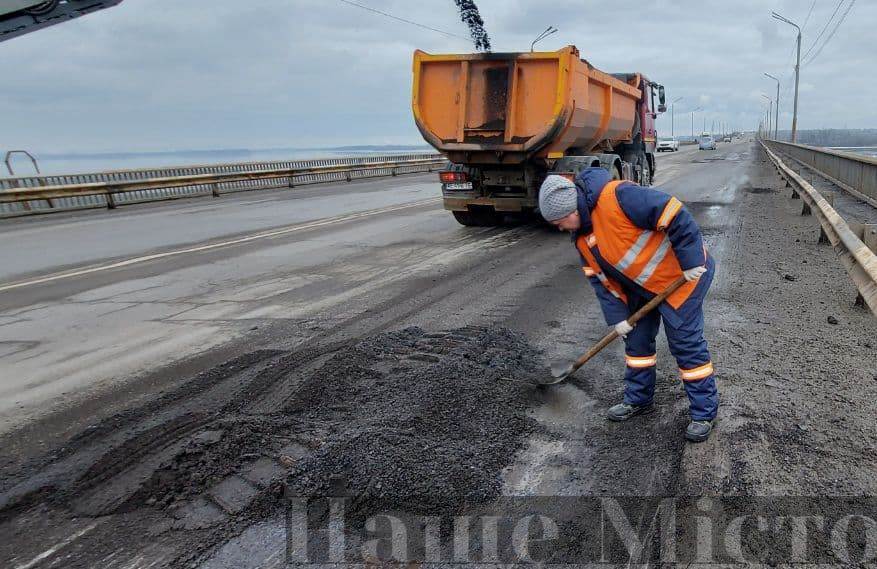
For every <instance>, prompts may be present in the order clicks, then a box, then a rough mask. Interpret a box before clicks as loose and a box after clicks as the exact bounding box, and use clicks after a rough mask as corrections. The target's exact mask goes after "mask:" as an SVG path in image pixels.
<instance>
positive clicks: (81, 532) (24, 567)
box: [15, 522, 99, 569]
mask: <svg viewBox="0 0 877 569" xmlns="http://www.w3.org/2000/svg"><path fill="white" fill-rule="evenodd" d="M98 523H99V522H93V523H92V524H91V525H89V526H86V527H84V528H82V529H81V530H79V531H78V532H76V533H74V534H73V535H71V536H70V537H68V538H67V539H65V540H64V541H62V542H60V543H58V544H57V545H55V547H50V548H49V549H47V550H45V551H43V552H42V553H40V554H39V555H37V556H36V557H34V558H33V559H31V560H30V561H28V562H27V563H25V564H23V565H16V566H15V569H30V568H31V567H33V566H34V565H36V564H37V563H39V562H40V561H42V560H44V559H46V558H48V557H51V556H52V555H54V554H55V553H56V552H57V551H58V550H59V549H61V548H63V547H67V546H68V545H70V544H71V543H73V542H74V541H76V540H77V539H79V538H80V537H82V536H83V535H85V534H87V533H88V532H90V531H91V530H93V529H94V528H96V527H97V524H98Z"/></svg>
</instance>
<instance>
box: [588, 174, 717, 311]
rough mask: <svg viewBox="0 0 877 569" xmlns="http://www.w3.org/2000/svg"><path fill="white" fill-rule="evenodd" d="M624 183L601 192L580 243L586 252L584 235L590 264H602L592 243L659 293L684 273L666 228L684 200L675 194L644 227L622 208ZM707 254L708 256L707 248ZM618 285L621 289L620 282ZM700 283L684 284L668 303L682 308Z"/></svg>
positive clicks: (625, 271) (631, 276) (622, 269)
mask: <svg viewBox="0 0 877 569" xmlns="http://www.w3.org/2000/svg"><path fill="white" fill-rule="evenodd" d="M621 183H622V182H621V181H612V182H609V183H608V184H606V186H605V187H604V188H603V190H602V191H601V192H600V196H599V198H598V199H597V203H596V205H595V207H594V209H593V210H592V211H591V223H592V224H593V233H592V234H590V235H587V236H581V237H580V238H579V239H577V240H576V247H577V248H578V249H579V251H580V252H582V247H581V246H580V245H579V244H580V242H581V240H582V239H584V243H582V244H583V245H586V247H585V248H587V249H588V253H589V254H590V257H591V258H590V259H587V256H585V255H584V253H583V252H582V254H583V256H585V258H586V259H587V260H588V265H590V266H591V267H595V266H596V267H597V268H599V265H598V264H597V263H596V261H593V262H592V260H593V257H594V256H593V252H592V251H590V248H591V247H596V248H597V250H598V251H599V254H600V256H601V257H602V258H603V259H604V260H605V261H606V262H607V263H609V264H610V265H612V266H613V267H614V268H615V269H616V270H617V271H618V272H620V273H621V274H623V275H624V276H626V277H627V278H629V279H630V280H631V281H633V282H634V283H636V284H637V285H639V286H641V287H643V288H644V289H645V290H647V291H649V292H651V293H653V294H658V293H660V292H662V291H663V290H664V289H666V288H667V287H668V286H669V285H670V284H671V283H672V282H673V281H674V280H676V279H677V278H679V276H680V275H682V267H681V266H680V263H679V260H678V259H677V256H676V253H675V252H674V250H673V247H672V244H671V242H670V237H669V236H668V235H667V233H666V232H665V230H666V229H667V228H668V227H669V226H670V224H671V223H672V222H673V219H674V218H675V217H676V215H677V214H678V213H679V211H680V210H681V209H682V203H681V202H680V201H679V200H677V199H676V198H673V197H671V198H670V199H669V200H667V201H666V203H665V204H664V205H663V208H662V209H661V211H660V212H659V213H658V212H655V213H657V214H658V215H657V221H656V223H655V226H654V228H653V229H644V228H642V227H639V226H637V225H636V224H635V223H634V222H633V221H631V219H630V218H629V217H628V215H627V214H626V213H625V212H624V210H623V209H622V207H621V204H620V203H619V200H618V197H617V195H616V190H617V189H618V186H619V185H620V184H621ZM653 219H654V217H653ZM704 257H706V252H705V251H704ZM604 278H606V277H605V276H604ZM601 282H602V280H601ZM604 285H605V283H604ZM615 286H617V287H618V289H619V290H621V287H620V286H619V285H617V283H615ZM696 286H697V282H696V281H694V282H689V283H686V284H684V285H682V287H680V288H679V289H678V290H677V291H676V292H674V293H673V294H671V295H670V296H669V298H668V299H667V303H668V304H669V305H670V306H672V307H673V308H674V309H678V308H679V307H680V306H681V305H682V303H684V302H685V300H686V299H687V298H688V297H689V296H691V293H692V292H693V291H694V289H695V287H696ZM607 288H609V287H608V286H607ZM613 288H615V287H614V286H613ZM610 290H611V289H610Z"/></svg>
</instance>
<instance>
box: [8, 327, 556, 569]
mask: <svg viewBox="0 0 877 569" xmlns="http://www.w3.org/2000/svg"><path fill="white" fill-rule="evenodd" d="M546 373H547V370H546V368H545V365H544V363H543V357H542V354H541V352H539V351H538V350H536V349H535V348H533V347H532V346H530V344H529V343H528V342H527V340H526V338H525V337H524V336H523V335H521V334H519V333H516V332H513V331H511V330H509V329H506V328H485V327H466V328H459V329H453V330H447V331H442V332H432V333H429V332H427V331H425V330H423V329H420V328H406V329H403V330H398V331H393V332H386V333H381V334H377V335H374V336H369V337H366V338H363V339H359V340H353V341H347V342H343V343H336V344H332V345H329V344H326V345H319V344H315V345H313V346H311V347H308V348H302V349H300V350H296V351H292V352H285V351H264V350H263V351H259V352H257V354H256V355H255V356H254V357H239V358H236V359H235V360H233V361H231V362H227V363H225V364H221V365H219V366H216V367H215V368H212V369H211V370H206V371H204V372H202V373H201V374H199V375H198V376H196V377H193V378H191V379H189V380H188V381H182V382H180V385H179V387H177V388H176V389H175V390H173V391H171V392H169V393H167V394H165V395H163V396H162V397H159V398H158V399H156V400H154V401H152V402H149V403H146V404H145V405H143V406H140V407H135V408H131V409H128V410H126V411H125V412H123V413H120V414H118V415H116V416H113V417H110V418H108V419H105V420H104V421H102V422H100V423H98V424H96V425H94V426H92V427H91V428H89V429H88V431H87V432H86V433H84V434H82V435H80V436H77V437H74V438H73V439H72V442H71V443H69V448H68V449H66V450H64V452H59V453H57V454H56V455H55V458H54V460H55V461H58V462H57V463H55V464H53V460H52V459H50V460H49V461H48V462H47V463H46V464H45V465H43V468H39V469H38V470H36V471H34V472H32V474H31V476H33V480H34V483H32V482H30V481H27V482H26V483H25V484H24V486H26V487H33V488H34V489H35V490H34V489H32V490H25V491H24V492H23V493H20V492H17V491H14V492H12V493H10V495H9V496H2V495H0V498H3V501H2V502H0V508H2V512H3V514H4V515H11V516H17V515H19V514H21V515H23V516H24V517H25V518H27V516H28V515H30V513H31V512H33V511H34V509H36V510H39V509H40V508H44V507H47V506H48V507H52V508H56V509H58V511H60V512H65V514H64V515H67V516H69V517H71V518H77V519H87V518H100V517H102V516H107V515H124V516H125V519H126V525H125V529H124V531H122V533H120V534H119V535H117V536H116V537H115V538H114V539H115V543H116V544H124V546H125V547H130V548H131V549H132V551H137V550H138V548H139V547H144V546H145V545H146V541H149V540H151V539H153V538H155V536H162V537H160V538H159V539H160V540H162V541H163V542H164V541H167V542H168V543H177V544H179V543H185V544H187V545H186V546H185V547H184V548H183V550H184V551H185V552H186V554H185V562H186V563H188V562H190V561H193V560H196V559H199V558H201V557H202V556H203V555H205V554H207V553H208V552H209V551H210V549H211V548H212V547H213V546H214V545H216V544H217V543H221V542H223V541H224V540H227V539H229V538H230V537H231V536H234V535H237V534H239V533H240V532H241V531H243V529H244V528H246V527H248V526H249V525H250V524H252V523H254V522H258V521H260V520H266V519H269V518H270V517H271V516H274V515H276V514H277V513H278V511H281V510H282V509H283V508H285V506H286V504H287V503H288V502H287V500H286V499H285V497H286V498H289V497H304V498H323V497H348V498H350V500H349V503H350V505H351V507H350V510H349V515H350V520H351V521H355V520H356V519H357V518H359V519H363V518H364V517H367V516H369V515H372V514H373V513H376V512H382V511H388V510H396V511H406V512H410V513H415V514H435V515H454V514H456V513H457V512H462V511H466V509H467V508H471V507H474V506H477V505H479V504H486V503H488V502H490V501H492V500H494V499H496V498H497V497H499V496H500V493H501V486H502V480H501V471H502V470H503V469H504V468H505V467H506V466H508V465H509V464H511V463H512V461H513V459H514V457H515V455H516V454H517V452H518V451H519V450H520V449H522V448H523V447H524V445H525V442H526V441H527V440H528V439H529V437H530V436H531V435H532V434H533V433H534V432H536V431H537V429H539V428H540V427H538V425H537V423H536V421H535V420H534V419H533V418H532V417H531V416H530V413H529V412H530V410H531V409H532V408H533V407H534V406H535V405H538V404H540V403H541V401H542V398H543V393H542V392H541V391H540V390H539V388H538V387H537V385H536V383H537V380H538V379H539V378H540V377H542V376H544V374H546ZM63 464H69V465H71V466H70V467H69V468H63V469H62V468H60V466H61V465H63ZM44 469H46V470H50V471H56V470H57V471H60V472H61V473H60V474H58V475H57V476H55V478H53V479H52V480H51V481H48V480H43V476H44V474H43V471H44ZM37 482H38V483H39V485H38V484H36V483H37ZM120 531H121V530H120ZM204 531H209V532H210V534H209V537H207V536H205V535H203V532H204ZM149 536H152V537H149ZM95 539H98V538H95ZM144 540H146V541H144ZM93 545H94V547H93V548H90V549H88V552H89V553H88V554H87V555H86V557H89V558H90V557H92V556H93V557H94V558H95V559H97V558H100V556H101V555H104V554H105V551H104V549H103V546H104V545H106V544H100V543H96V544H93ZM2 557H3V550H2V548H0V559H2Z"/></svg>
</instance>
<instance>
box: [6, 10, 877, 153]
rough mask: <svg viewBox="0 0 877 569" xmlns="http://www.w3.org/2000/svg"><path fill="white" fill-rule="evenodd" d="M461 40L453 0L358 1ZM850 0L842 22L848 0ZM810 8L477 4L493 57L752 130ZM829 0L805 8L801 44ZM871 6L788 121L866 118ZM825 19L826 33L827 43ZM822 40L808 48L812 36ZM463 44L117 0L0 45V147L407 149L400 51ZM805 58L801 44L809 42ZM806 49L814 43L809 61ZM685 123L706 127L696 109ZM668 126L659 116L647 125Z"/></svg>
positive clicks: (459, 48) (368, 18)
mask: <svg viewBox="0 0 877 569" xmlns="http://www.w3.org/2000/svg"><path fill="white" fill-rule="evenodd" d="M357 1H358V2H359V3H361V4H365V5H368V6H372V7H374V8H377V9H380V10H383V11H386V12H390V13H392V14H395V15H397V16H399V17H402V18H405V19H409V20H413V21H416V22H420V23H423V24H426V25H429V26H431V27H434V28H438V29H441V30H446V31H448V32H450V33H453V34H456V35H459V36H467V35H468V34H467V30H466V28H465V26H464V25H463V24H462V23H460V21H459V19H458V18H457V14H456V9H455V7H454V3H453V1H452V0H423V1H420V2H411V1H410V0H357ZM851 1H853V2H855V0H845V1H844V5H843V7H842V8H841V9H840V11H839V14H838V17H839V16H840V15H841V14H842V13H843V12H844V10H845V7H846V6H847V5H849V2H851ZM811 2H812V0H735V1H733V2H731V1H728V0H684V1H683V0H672V1H671V0H654V1H651V2H650V1H644V0H613V1H612V2H609V3H607V2H605V1H601V2H597V1H590V0H538V1H537V0H479V1H478V5H479V7H480V9H481V15H482V17H483V18H484V20H485V23H486V27H487V31H488V33H489V35H490V39H491V41H492V43H493V50H494V51H523V50H527V49H529V43H530V41H531V40H532V39H533V38H534V37H535V36H536V35H538V34H539V32H541V31H542V30H543V29H544V28H545V27H546V26H548V25H554V26H556V27H557V28H559V29H560V31H559V32H558V33H556V34H554V35H552V36H550V37H549V38H548V39H546V40H544V41H543V42H542V43H540V44H539V45H540V47H541V48H542V49H545V50H549V49H550V50H553V49H558V48H561V47H563V46H564V45H567V44H574V45H576V46H577V47H578V48H579V50H580V52H581V54H582V56H583V57H584V58H585V59H588V60H589V61H590V62H591V63H592V64H593V65H595V66H597V67H598V68H600V69H602V70H604V71H608V72H618V71H641V72H643V73H645V74H647V75H648V76H649V77H650V78H652V79H653V80H655V81H657V82H660V83H663V84H664V85H665V86H666V88H667V94H668V102H669V99H675V98H676V97H680V96H681V97H683V99H682V100H681V101H679V102H678V103H677V104H676V113H675V130H676V134H677V135H678V134H690V130H691V114H690V113H689V112H688V111H690V110H691V109H693V108H695V107H697V106H701V107H703V108H704V109H705V111H706V113H707V114H706V117H707V127H708V128H709V127H710V125H711V123H712V121H713V120H714V119H718V120H724V121H727V122H729V123H731V124H732V125H733V126H734V127H736V128H747V129H753V128H754V127H755V125H756V124H757V121H758V116H759V113H761V112H763V108H764V106H765V105H766V104H767V103H766V101H765V100H764V99H763V98H762V96H761V94H762V93H766V94H768V95H771V96H774V94H775V92H776V86H775V83H773V82H772V81H770V80H769V79H767V78H765V77H764V76H763V75H762V73H763V72H765V71H767V72H769V73H772V74H774V75H776V76H778V77H780V79H782V80H783V81H784V87H787V88H784V89H783V92H782V95H781V99H782V101H781V115H780V121H781V122H780V125H781V128H782V127H785V128H788V126H789V124H790V122H791V102H792V96H791V94H792V90H791V87H792V84H793V75H792V66H793V53H794V30H793V29H792V28H791V27H790V26H788V25H786V24H782V23H780V22H777V21H775V20H772V19H771V18H770V11H771V10H772V9H775V10H777V11H779V12H781V13H783V14H784V15H786V16H787V17H789V18H790V19H792V20H795V21H797V22H798V23H799V24H801V25H803V23H804V21H805V19H806V18H807V14H808V10H809V8H810V6H811ZM836 6H837V2H836V1H835V0H816V2H815V7H814V9H813V11H812V14H811V15H810V18H809V21H808V22H807V25H806V28H805V30H804V41H803V46H804V48H803V50H804V51H805V52H806V51H807V49H808V48H809V47H810V45H811V43H813V41H814V40H815V39H816V36H817V35H818V34H819V32H820V31H821V30H822V28H823V26H824V25H825V23H826V22H827V20H828V18H829V17H830V16H831V14H832V12H833V11H834V9H835V7H836ZM875 25H877V2H874V1H873V0H859V1H858V2H857V3H856V4H855V5H854V6H853V7H852V10H851V12H850V14H849V17H847V19H846V20H845V21H844V22H843V25H842V26H841V27H840V28H839V30H838V32H837V33H836V35H835V36H834V37H833V38H832V40H831V41H830V42H829V43H828V44H827V46H826V47H825V49H824V50H823V51H822V53H821V54H820V55H819V56H818V57H817V58H816V59H815V60H814V61H813V62H812V63H809V64H807V65H805V66H803V68H802V73H801V88H800V90H801V97H800V119H799V128H805V129H806V128H822V127H850V128H854V127H877V105H875V104H874V92H875V88H877V73H875V71H877V65H875V48H874V34H873V30H874V29H875ZM832 27H833V26H831V27H829V29H828V32H826V33H825V34H823V38H822V39H823V40H824V39H825V38H826V37H827V36H828V35H829V33H830V32H831V29H832ZM821 41H822V40H820V43H821ZM415 48H420V49H423V50H425V51H429V52H434V53H439V52H466V51H472V49H473V48H472V45H471V43H468V42H467V41H465V40H463V39H459V38H456V37H449V36H446V35H443V34H440V33H436V32H433V31H429V30H425V29H421V28H418V27H415V26H413V25H409V24H405V23H402V22H398V21H395V20H392V19H389V18H386V17H383V16H379V15H376V14H373V13H370V12H367V11H365V10H362V9H359V8H356V7H353V6H350V5H348V4H345V3H343V2H341V1H340V0H262V1H248V0H185V1H182V0H124V1H123V2H122V4H120V5H118V6H117V7H115V8H110V9H108V10H104V11H102V12H98V13H95V14H91V15H89V16H85V17H83V18H80V19H78V20H75V21H71V22H67V23H63V24H61V25H57V26H53V27H50V28H47V29H44V30H41V31H38V32H35V33H32V34H28V35H25V36H22V37H19V38H15V39H12V40H9V41H6V42H3V43H0V53H2V56H0V77H2V78H3V80H2V83H0V84H2V87H0V102H2V111H3V114H2V125H3V126H2V130H0V150H5V149H9V148H25V149H31V150H34V151H38V152H56V151H61V152H70V151H74V152H75V151H78V152H92V151H128V150H168V149H190V148H245V147H248V148H269V147H312V146H334V145H347V144H406V143H420V142H422V139H421V138H420V135H419V133H418V132H417V129H416V128H415V127H414V124H413V120H412V118H411V111H410V97H411V94H410V88H411V54H412V51H413V50H414V49H415ZM815 51H816V50H814V52H815ZM811 55H812V53H811ZM697 117H698V118H697V123H699V124H700V126H698V125H697V124H696V125H695V128H696V129H699V128H701V127H702V115H701V113H698V114H697ZM659 130H660V132H661V134H669V133H670V113H669V112H668V113H667V114H666V115H664V116H662V117H661V118H660V119H659Z"/></svg>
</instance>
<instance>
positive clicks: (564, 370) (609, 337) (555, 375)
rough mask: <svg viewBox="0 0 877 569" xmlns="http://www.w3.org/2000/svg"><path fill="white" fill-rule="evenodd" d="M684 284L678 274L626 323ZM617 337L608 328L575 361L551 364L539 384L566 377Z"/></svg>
mask: <svg viewBox="0 0 877 569" xmlns="http://www.w3.org/2000/svg"><path fill="white" fill-rule="evenodd" d="M684 284H685V277H684V276H680V277H679V278H678V279H676V280H675V281H673V282H672V283H670V286H668V287H667V288H666V289H664V292H662V293H661V294H659V295H657V296H655V297H654V298H653V299H652V300H650V301H648V302H647V303H646V304H645V305H643V307H642V308H640V309H639V310H637V311H636V312H634V313H633V315H632V316H631V317H630V318H628V319H627V323H628V324H630V325H631V326H633V325H635V324H636V323H637V322H639V320H640V319H641V318H642V317H643V316H645V315H646V314H648V313H649V312H651V311H652V310H654V309H655V307H657V306H658V305H659V304H661V303H662V302H664V301H665V300H666V299H667V297H668V296H670V295H671V294H673V293H674V292H676V289H678V288H679V287H681V286H682V285H684ZM617 337H618V332H616V331H615V330H614V329H613V330H610V331H609V333H608V334H606V335H605V336H603V339H602V340H600V341H599V342H597V343H596V344H594V346H593V347H591V349H590V350H588V351H587V352H585V353H584V354H583V355H581V356H580V357H579V359H577V360H576V361H574V362H573V363H571V364H563V363H556V364H554V365H552V366H551V378H550V379H546V380H545V381H540V382H539V384H540V385H554V384H556V383H560V382H561V381H563V380H564V379H566V378H568V377H569V376H570V375H572V374H573V373H575V372H576V370H577V369H579V368H580V367H582V366H583V365H585V364H586V363H587V362H588V360H590V359H591V358H593V357H594V356H596V355H597V354H598V353H600V350H602V349H603V348H605V347H606V346H608V345H609V344H611V343H612V341H613V340H614V339H615V338H617Z"/></svg>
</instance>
